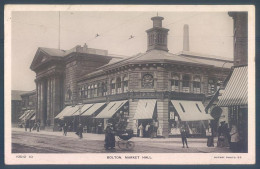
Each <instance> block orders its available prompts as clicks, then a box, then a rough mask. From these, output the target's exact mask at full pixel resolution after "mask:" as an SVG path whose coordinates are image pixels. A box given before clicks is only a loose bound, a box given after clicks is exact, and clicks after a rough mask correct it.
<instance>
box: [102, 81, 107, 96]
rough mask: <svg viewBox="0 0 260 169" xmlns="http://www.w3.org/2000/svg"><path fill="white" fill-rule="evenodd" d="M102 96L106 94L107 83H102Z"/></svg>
mask: <svg viewBox="0 0 260 169" xmlns="http://www.w3.org/2000/svg"><path fill="white" fill-rule="evenodd" d="M101 88H102V96H106V95H107V83H104V82H103V83H102V87H101Z"/></svg>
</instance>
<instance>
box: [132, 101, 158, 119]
mask: <svg viewBox="0 0 260 169" xmlns="http://www.w3.org/2000/svg"><path fill="white" fill-rule="evenodd" d="M155 105H156V100H154V99H144V100H139V101H138V104H137V108H136V112H135V115H134V118H133V119H152V118H153V113H154V109H155Z"/></svg>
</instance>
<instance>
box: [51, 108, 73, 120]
mask: <svg viewBox="0 0 260 169" xmlns="http://www.w3.org/2000/svg"><path fill="white" fill-rule="evenodd" d="M71 107H72V106H66V107H65V108H64V109H63V110H62V111H61V112H60V113H59V114H58V115H57V116H56V117H55V119H62V118H63V116H64V115H65V114H66V113H67V112H68V111H69V109H70V108H71Z"/></svg>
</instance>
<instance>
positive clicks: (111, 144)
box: [105, 125, 116, 150]
mask: <svg viewBox="0 0 260 169" xmlns="http://www.w3.org/2000/svg"><path fill="white" fill-rule="evenodd" d="M115 142H116V139H115V134H114V131H113V129H112V127H111V126H110V125H108V126H107V128H106V133H105V148H106V149H107V150H108V149H114V148H115Z"/></svg>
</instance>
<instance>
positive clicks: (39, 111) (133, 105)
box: [30, 16, 233, 137]
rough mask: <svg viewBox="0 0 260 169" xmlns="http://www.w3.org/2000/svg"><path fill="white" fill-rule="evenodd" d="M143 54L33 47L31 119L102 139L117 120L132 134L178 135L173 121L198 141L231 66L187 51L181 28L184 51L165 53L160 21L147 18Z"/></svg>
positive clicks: (186, 27) (163, 31)
mask: <svg viewBox="0 0 260 169" xmlns="http://www.w3.org/2000/svg"><path fill="white" fill-rule="evenodd" d="M151 19H152V21H153V27H152V28H150V29H148V30H146V32H147V51H146V52H145V53H139V54H137V55H135V56H132V57H128V58H124V59H123V58H120V57H115V56H112V55H109V54H108V52H107V51H106V50H99V49H92V48H88V47H87V45H84V46H83V47H81V46H76V47H74V48H72V49H71V50H59V49H50V48H43V47H39V48H38V50H37V52H36V54H35V57H34V59H33V61H32V64H31V67H30V68H31V69H32V70H33V71H34V72H35V73H36V79H35V83H36V120H39V121H40V122H41V127H42V128H43V129H46V130H48V129H49V130H58V129H59V128H60V126H61V125H62V124H64V122H66V123H68V124H69V126H70V130H75V129H76V126H77V125H78V124H79V123H81V124H83V126H84V129H85V130H86V132H93V133H96V132H97V133H102V132H103V131H104V129H105V127H106V125H107V124H108V123H113V124H114V123H117V122H118V121H125V123H124V124H125V125H126V128H127V129H132V130H133V131H134V134H137V131H138V126H140V124H142V125H143V126H144V128H145V126H146V125H147V124H148V123H150V124H152V123H154V122H155V123H156V124H157V125H158V131H157V133H158V135H159V136H163V137H169V136H174V135H179V134H180V132H179V126H180V122H181V121H183V122H187V124H188V127H189V131H190V134H193V135H203V134H204V135H205V126H207V125H208V122H209V120H213V118H212V116H211V115H210V114H208V113H206V112H205V107H204V106H206V105H207V103H208V100H209V99H207V98H210V97H211V96H213V95H214V93H215V92H216V91H217V89H218V88H219V86H220V83H221V82H222V81H223V80H224V79H225V78H226V77H227V75H228V74H229V72H230V68H231V67H232V66H233V61H232V60H228V59H223V58H216V57H214V56H210V55H201V54H196V53H193V52H190V51H189V35H188V34H189V32H188V31H189V30H188V25H185V26H184V47H183V49H184V50H183V51H182V52H180V53H178V54H172V53H169V52H168V48H167V35H168V31H169V29H166V28H163V27H162V20H163V19H164V18H163V17H160V16H156V17H152V18H151Z"/></svg>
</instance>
